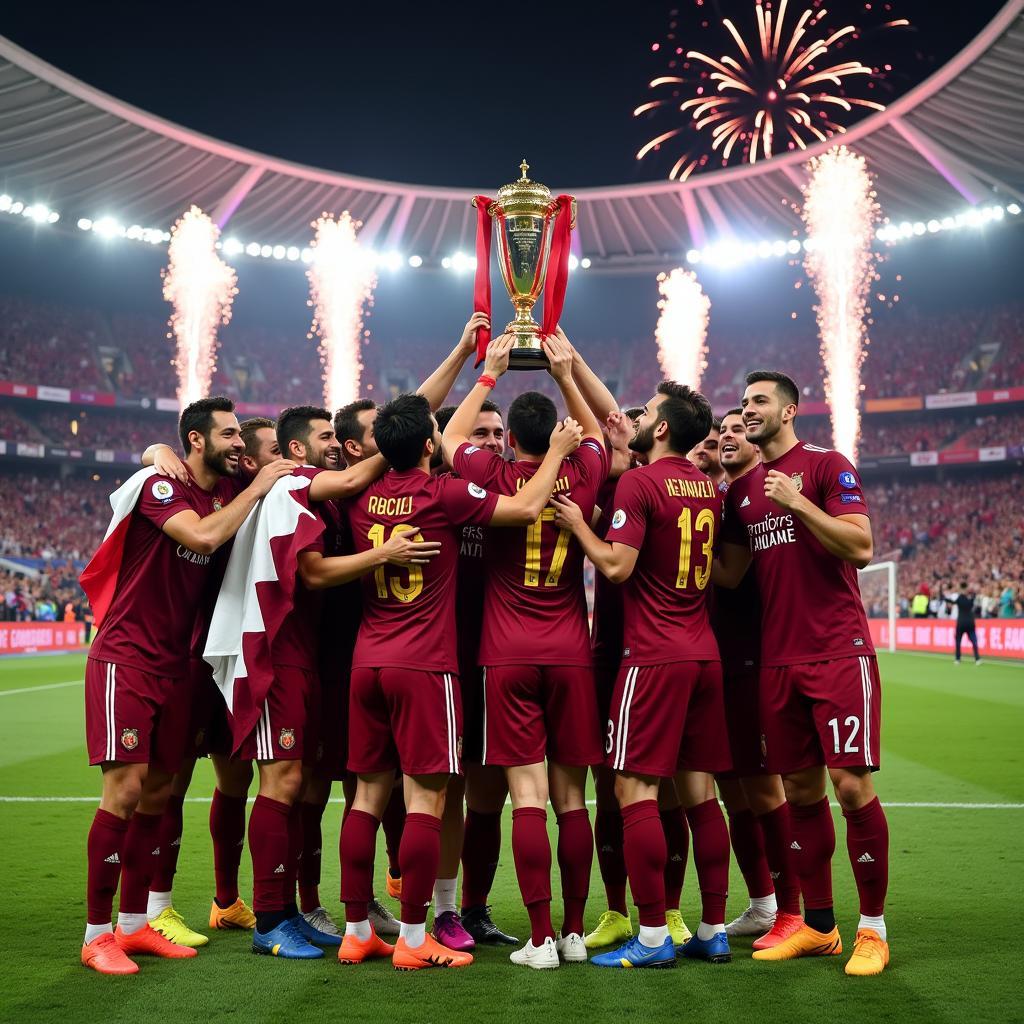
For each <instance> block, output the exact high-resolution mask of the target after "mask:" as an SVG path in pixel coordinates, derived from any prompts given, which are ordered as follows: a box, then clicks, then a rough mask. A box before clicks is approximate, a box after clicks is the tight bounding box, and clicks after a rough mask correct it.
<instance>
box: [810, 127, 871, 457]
mask: <svg viewBox="0 0 1024 1024" xmlns="http://www.w3.org/2000/svg"><path fill="white" fill-rule="evenodd" d="M807 170H808V172H809V174H810V179H809V181H808V182H807V184H806V185H805V186H804V189H803V193H804V206H803V219H804V224H805V225H806V227H807V244H808V248H807V256H806V258H805V260H804V267H805V269H806V271H807V275H808V277H809V278H810V279H811V282H812V283H813V285H814V289H815V291H816V292H817V295H818V304H817V305H816V306H815V307H814V312H815V314H816V316H817V319H818V330H819V332H820V334H821V358H822V360H823V362H824V365H825V398H826V400H827V402H828V404H829V407H830V409H831V412H832V439H833V442H832V443H833V446H834V447H835V449H836V450H837V451H840V452H842V453H843V454H844V455H845V456H846V457H847V458H848V459H850V460H851V461H853V462H856V461H857V441H858V438H859V436H860V388H861V385H860V368H861V365H862V364H863V362H864V358H865V356H866V355H867V351H866V346H867V343H868V338H867V326H866V317H867V312H868V306H867V300H868V289H869V288H870V287H871V283H872V281H874V280H875V276H876V271H875V259H876V257H875V254H874V251H873V247H872V240H873V238H874V234H875V225H876V224H877V222H878V219H879V208H878V203H877V202H876V201H875V191H874V187H873V185H872V181H871V175H870V174H869V173H868V170H867V165H866V164H865V162H864V158H863V157H862V156H858V155H857V154H856V153H853V152H851V151H850V150H848V149H847V148H846V147H845V146H837V147H835V148H833V149H831V150H829V151H828V153H826V154H825V155H824V156H820V157H816V158H815V159H813V160H811V161H810V163H809V164H808V167H807Z"/></svg>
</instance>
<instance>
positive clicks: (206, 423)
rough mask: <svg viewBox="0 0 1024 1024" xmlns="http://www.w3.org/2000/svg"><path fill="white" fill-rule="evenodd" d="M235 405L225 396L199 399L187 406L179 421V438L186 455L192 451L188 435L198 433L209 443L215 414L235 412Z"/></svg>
mask: <svg viewBox="0 0 1024 1024" xmlns="http://www.w3.org/2000/svg"><path fill="white" fill-rule="evenodd" d="M234 411H235V403H234V402H232V401H231V399H230V398H225V397H224V395H211V396H210V397H209V398H199V399H197V400H196V401H195V402H192V403H191V404H190V405H186V406H185V408H184V409H183V410H182V412H181V418H180V419H179V420H178V437H179V438H181V448H182V451H184V453H185V454H186V455H188V453H189V452H190V451H192V445H191V444H190V443H189V440H188V435H189V434H191V433H192V431H193V430H196V431H198V432H199V433H200V434H202V435H203V437H204V438H205V439H206V440H207V441H209V440H210V433H211V431H212V430H213V414H214V413H215V412H234Z"/></svg>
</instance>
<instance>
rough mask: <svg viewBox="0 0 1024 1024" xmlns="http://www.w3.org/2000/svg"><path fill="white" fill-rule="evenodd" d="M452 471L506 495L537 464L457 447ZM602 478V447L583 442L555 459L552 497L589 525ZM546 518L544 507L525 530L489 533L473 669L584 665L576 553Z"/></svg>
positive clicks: (586, 651) (550, 515)
mask: <svg viewBox="0 0 1024 1024" xmlns="http://www.w3.org/2000/svg"><path fill="white" fill-rule="evenodd" d="M454 467H455V472H456V473H458V474H459V476H461V477H463V478H465V479H466V480H472V481H473V482H474V483H476V484H479V485H480V486H482V487H487V488H489V489H491V490H493V491H496V492H498V493H499V494H506V495H513V494H515V493H516V492H517V491H518V490H519V489H520V488H521V487H522V486H523V485H524V484H525V483H526V482H527V481H528V480H530V479H531V477H533V475H534V474H535V473H536V472H537V470H538V469H539V468H540V464H539V463H536V462H507V461H506V460H505V459H503V458H501V456H499V455H496V454H495V453H494V452H490V451H487V450H485V449H483V448H477V447H475V446H474V445H468V444H463V445H460V446H459V449H458V451H457V452H456V453H455V462H454ZM607 475H608V456H607V454H606V453H605V450H604V445H603V444H601V443H600V442H599V441H596V440H594V439H592V438H588V439H586V440H584V442H583V444H581V445H580V447H579V448H578V449H577V450H576V451H575V452H573V454H572V455H570V456H568V457H567V458H565V459H563V460H562V466H561V469H559V471H558V480H557V482H556V483H555V493H556V494H565V495H567V496H568V497H571V498H572V500H573V501H575V502H576V504H577V505H579V506H580V508H581V509H582V510H583V515H584V517H585V518H586V519H588V520H589V518H590V515H591V513H592V512H593V511H594V504H595V503H596V501H597V492H598V489H599V488H600V486H601V484H602V483H604V480H605V477H606V476H607ZM554 518H555V510H554V509H553V508H546V509H545V510H544V511H543V512H542V513H541V516H540V518H539V519H538V520H537V521H536V522H535V523H533V524H532V525H530V526H527V527H522V526H517V527H514V528H512V527H504V528H501V529H494V530H491V531H489V534H488V545H487V556H488V570H489V572H488V575H487V579H486V583H485V595H484V621H483V632H482V633H481V636H480V664H481V665H521V664H524V663H526V664H530V665H589V664H590V663H591V655H590V637H589V635H588V633H587V599H586V594H585V593H584V590H583V549H582V548H581V547H580V545H579V543H578V542H577V541H576V539H575V538H574V537H573V536H572V534H571V533H569V531H568V530H559V529H558V528H557V527H556V526H555V525H554Z"/></svg>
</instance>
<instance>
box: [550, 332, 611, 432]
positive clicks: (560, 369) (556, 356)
mask: <svg viewBox="0 0 1024 1024" xmlns="http://www.w3.org/2000/svg"><path fill="white" fill-rule="evenodd" d="M541 345H542V346H543V348H544V354H545V355H546V356H547V357H548V373H550V374H551V376H552V377H553V378H554V381H555V383H556V384H557V385H558V390H559V391H561V392H562V398H563V399H564V400H565V408H566V411H567V412H568V413H569V415H570V416H571V417H572V418H573V419H574V420H576V422H577V423H579V425H580V427H581V428H582V429H583V436H584V437H592V438H594V440H596V441H599V442H600V443H601V444H604V434H603V433H602V431H601V421H600V420H599V419H598V418H597V416H595V415H594V412H593V410H592V409H591V407H590V405H589V403H588V402H587V401H586V399H584V397H583V394H582V392H581V391H580V389H579V387H578V386H577V383H576V381H575V379H574V378H573V372H572V367H573V348H572V345H570V344H569V339H568V338H567V337H566V336H565V335H564V334H563V333H562V329H561V328H559V329H558V330H557V331H556V332H555V334H554V335H552V336H550V337H547V338H544V339H543V340H542V341H541Z"/></svg>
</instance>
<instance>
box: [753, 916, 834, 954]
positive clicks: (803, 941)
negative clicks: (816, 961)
mask: <svg viewBox="0 0 1024 1024" xmlns="http://www.w3.org/2000/svg"><path fill="white" fill-rule="evenodd" d="M842 951H843V940H842V939H841V938H840V937H839V929H838V928H833V929H832V931H830V932H828V933H827V934H826V933H823V932H819V931H816V930H815V929H814V928H812V927H811V926H810V925H806V924H805V925H802V926H801V927H800V928H798V929H797V930H796V931H795V932H794V933H793V934H792V935H790V937H789V938H788V939H783V941H782V942H780V943H779V944H778V945H777V946H772V947H771V948H770V949H759V950H756V951H755V952H754V954H753V956H754V959H755V960H795V959H796V958H797V957H800V956H839V954H840V953H842Z"/></svg>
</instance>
